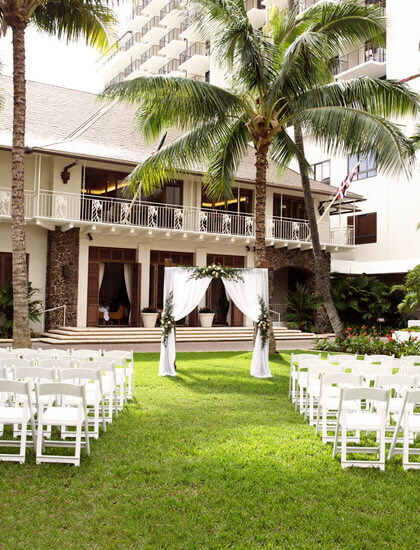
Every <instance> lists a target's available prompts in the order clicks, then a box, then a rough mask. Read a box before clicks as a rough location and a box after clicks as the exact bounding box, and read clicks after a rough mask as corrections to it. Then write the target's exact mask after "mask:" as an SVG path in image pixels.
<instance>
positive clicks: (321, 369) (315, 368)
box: [308, 361, 343, 378]
mask: <svg viewBox="0 0 420 550" xmlns="http://www.w3.org/2000/svg"><path fill="white" fill-rule="evenodd" d="M327 372H329V373H341V372H343V367H341V366H340V365H332V364H331V363H328V362H327V361H323V364H321V365H320V364H318V363H316V364H313V365H309V366H308V376H309V377H310V378H313V377H316V378H319V377H320V376H321V375H322V374H324V373H327Z"/></svg>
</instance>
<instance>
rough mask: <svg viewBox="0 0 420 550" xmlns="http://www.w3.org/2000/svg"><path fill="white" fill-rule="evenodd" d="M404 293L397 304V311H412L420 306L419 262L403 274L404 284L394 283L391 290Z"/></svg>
mask: <svg viewBox="0 0 420 550" xmlns="http://www.w3.org/2000/svg"><path fill="white" fill-rule="evenodd" d="M395 291H400V292H403V293H404V298H403V299H402V301H401V302H400V303H399V304H398V311H400V312H406V313H413V312H414V311H416V309H417V308H418V307H419V306H420V264H419V265H416V267H414V268H413V269H411V270H410V271H409V272H408V273H407V275H406V276H405V281H404V284H402V285H394V286H393V287H392V292H395Z"/></svg>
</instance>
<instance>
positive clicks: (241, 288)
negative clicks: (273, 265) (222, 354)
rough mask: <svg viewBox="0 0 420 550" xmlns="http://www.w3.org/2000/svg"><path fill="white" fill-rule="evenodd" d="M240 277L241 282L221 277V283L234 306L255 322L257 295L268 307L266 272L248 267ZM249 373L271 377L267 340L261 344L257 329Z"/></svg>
mask: <svg viewBox="0 0 420 550" xmlns="http://www.w3.org/2000/svg"><path fill="white" fill-rule="evenodd" d="M242 277H243V282H242V281H239V282H236V281H229V280H227V279H223V283H224V285H225V288H226V290H227V292H228V294H229V296H230V297H231V299H232V301H233V303H234V304H235V305H236V307H238V308H239V309H240V310H241V311H242V313H243V314H244V315H246V316H247V317H249V318H250V319H252V320H253V321H254V323H256V322H257V321H258V317H259V315H260V312H261V311H260V310H261V308H260V303H259V300H258V297H259V296H261V298H262V299H263V300H264V303H265V305H266V307H267V309H268V273H267V270H266V269H249V270H246V271H244V272H243V273H242ZM251 375H252V376H255V377H256V378H271V372H270V367H269V366H268V342H267V343H266V345H265V346H263V345H262V340H261V336H260V331H259V330H258V332H257V337H256V339H255V346H254V353H253V354H252V362H251Z"/></svg>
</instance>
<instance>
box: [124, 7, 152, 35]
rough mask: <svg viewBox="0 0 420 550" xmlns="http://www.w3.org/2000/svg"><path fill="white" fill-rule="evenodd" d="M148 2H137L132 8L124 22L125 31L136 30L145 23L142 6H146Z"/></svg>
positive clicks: (145, 18)
mask: <svg viewBox="0 0 420 550" xmlns="http://www.w3.org/2000/svg"><path fill="white" fill-rule="evenodd" d="M148 1H149V0H144V1H142V2H138V3H137V5H135V6H134V7H133V9H132V10H131V13H130V14H129V15H128V16H127V20H126V29H127V30H134V29H138V28H139V26H140V25H142V24H144V23H146V21H147V17H146V15H144V13H143V6H147V4H148Z"/></svg>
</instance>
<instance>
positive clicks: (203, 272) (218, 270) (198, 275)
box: [189, 264, 244, 281]
mask: <svg viewBox="0 0 420 550" xmlns="http://www.w3.org/2000/svg"><path fill="white" fill-rule="evenodd" d="M189 269H190V270H191V268H189ZM243 271H244V270H243V269H241V268H239V269H236V268H234V267H222V266H221V265H220V264H212V265H209V266H208V267H195V268H192V273H191V277H190V279H205V278H206V277H211V278H215V279H227V280H228V281H243V280H244V278H243V277H242V272H243Z"/></svg>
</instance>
